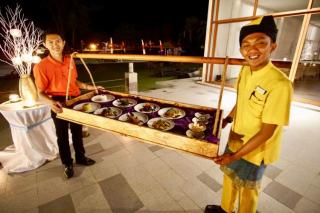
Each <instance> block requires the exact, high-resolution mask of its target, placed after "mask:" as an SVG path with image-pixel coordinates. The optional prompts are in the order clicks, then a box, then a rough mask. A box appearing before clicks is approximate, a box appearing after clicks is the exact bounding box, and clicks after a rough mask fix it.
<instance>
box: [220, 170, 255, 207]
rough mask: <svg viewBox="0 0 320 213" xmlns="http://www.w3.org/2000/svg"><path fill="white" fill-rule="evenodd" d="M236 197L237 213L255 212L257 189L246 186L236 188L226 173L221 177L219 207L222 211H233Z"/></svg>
mask: <svg viewBox="0 0 320 213" xmlns="http://www.w3.org/2000/svg"><path fill="white" fill-rule="evenodd" d="M237 198H238V202H239V206H238V213H256V210H257V206H258V198H259V190H258V189H248V188H244V187H241V188H237V187H235V186H234V184H233V181H232V179H231V178H229V177H228V176H227V175H224V178H223V191H222V201H221V207H222V208H223V210H224V211H226V212H228V213H231V212H233V211H234V206H235V202H236V200H237Z"/></svg>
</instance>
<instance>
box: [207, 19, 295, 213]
mask: <svg viewBox="0 0 320 213" xmlns="http://www.w3.org/2000/svg"><path fill="white" fill-rule="evenodd" d="M277 31H278V30H277V27H276V25H275V22H274V19H273V17H272V16H265V17H260V18H258V19H256V20H253V21H252V22H251V23H249V24H248V25H245V26H243V27H242V28H241V31H240V39H239V40H240V52H241V54H242V56H243V57H244V59H245V60H246V62H247V63H248V66H243V67H242V70H241V72H240V74H239V78H238V81H237V85H236V88H237V102H236V105H235V106H234V108H233V109H232V111H231V112H230V113H229V115H228V116H227V118H225V119H224V122H223V123H224V125H223V127H224V126H225V125H226V123H227V122H232V121H233V120H234V123H233V125H232V128H231V132H230V135H229V140H228V144H227V148H226V151H225V153H224V154H223V155H221V156H218V157H216V158H214V161H215V162H216V163H217V164H220V165H221V170H222V171H223V172H224V182H223V192H222V201H221V207H220V206H216V205H207V206H206V209H205V212H206V213H210V212H233V211H234V204H235V201H236V200H237V199H239V206H238V212H239V213H255V212H256V209H257V205H258V197H259V187H260V182H261V179H262V176H263V174H264V171H265V168H266V166H267V165H268V164H270V163H272V162H274V161H275V160H277V159H278V157H279V152H280V140H281V136H282V127H283V126H285V125H288V123H289V114H290V103H291V98H292V91H293V90H292V84H291V82H290V81H289V79H288V78H287V76H285V74H283V73H282V72H281V71H280V70H279V69H278V68H277V67H275V66H274V65H273V64H272V63H271V61H270V55H271V53H272V52H273V51H274V50H275V49H276V47H277V44H276V37H277Z"/></svg>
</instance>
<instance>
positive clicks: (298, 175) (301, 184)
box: [275, 164, 317, 195]
mask: <svg viewBox="0 0 320 213" xmlns="http://www.w3.org/2000/svg"><path fill="white" fill-rule="evenodd" d="M316 175H317V173H316V172H315V170H313V169H308V168H307V167H306V166H299V165H297V164H292V165H290V166H289V167H287V169H286V170H284V171H282V172H281V173H280V174H279V175H278V176H277V177H276V178H275V180H276V181H277V182H279V183H281V184H282V185H285V186H287V187H288V188H290V189H292V190H294V191H295V192H297V193H299V194H301V195H303V194H304V193H305V192H306V191H307V189H308V187H309V184H311V182H312V180H313V179H314V177H315V176H316Z"/></svg>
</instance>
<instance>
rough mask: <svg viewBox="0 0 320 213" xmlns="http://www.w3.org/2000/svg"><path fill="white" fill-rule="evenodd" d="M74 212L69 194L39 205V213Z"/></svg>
mask: <svg viewBox="0 0 320 213" xmlns="http://www.w3.org/2000/svg"><path fill="white" fill-rule="evenodd" d="M57 212H59V213H75V212H76V211H75V208H74V205H73V202H72V199H71V196H70V195H65V196H63V197H60V198H58V199H56V200H53V201H51V202H49V203H46V204H42V205H40V206H39V213H57Z"/></svg>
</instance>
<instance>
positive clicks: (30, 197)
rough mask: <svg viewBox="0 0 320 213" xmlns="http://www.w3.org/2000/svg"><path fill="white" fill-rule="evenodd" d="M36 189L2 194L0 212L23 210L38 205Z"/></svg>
mask: <svg viewBox="0 0 320 213" xmlns="http://www.w3.org/2000/svg"><path fill="white" fill-rule="evenodd" d="M38 198H39V197H38V194H37V189H30V190H28V191H25V192H22V193H19V194H11V195H6V196H3V197H2V198H1V199H0V212H1V213H2V212H11V213H16V212H24V211H27V210H28V209H33V208H36V207H37V206H38Z"/></svg>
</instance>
